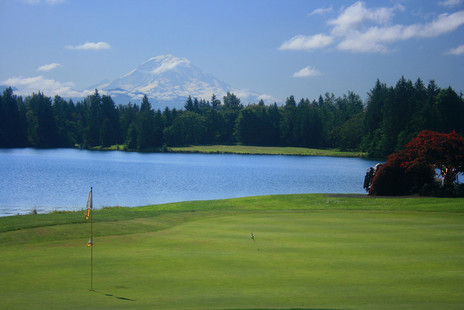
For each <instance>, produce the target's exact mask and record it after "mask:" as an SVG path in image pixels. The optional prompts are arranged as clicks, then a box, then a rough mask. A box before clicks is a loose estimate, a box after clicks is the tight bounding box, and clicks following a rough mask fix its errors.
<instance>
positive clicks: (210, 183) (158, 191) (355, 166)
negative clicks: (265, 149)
mask: <svg viewBox="0 0 464 310" xmlns="http://www.w3.org/2000/svg"><path fill="white" fill-rule="evenodd" d="M376 163H377V162H376V161H371V160H366V159H361V158H337V157H317V156H279V155H225V154H169V153H149V154H147V153H130V152H119V151H112V152H98V151H86V150H77V149H51V150H35V149H0V216H8V215H14V214H24V213H29V212H31V211H32V210H33V209H36V210H37V211H38V212H39V213H45V212H50V211H55V210H80V209H83V208H84V207H85V205H86V202H87V196H88V192H89V190H90V187H91V186H92V187H93V194H94V200H93V201H94V207H96V208H99V207H103V206H129V207H133V206H142V205H149V204H160V203H166V202H178V201H187V200H208V199H223V198H235V197H244V196H255V195H269V194H296V193H365V191H364V189H363V187H362V185H363V181H364V175H365V173H366V170H367V168H369V167H371V166H374V165H375V164H376Z"/></svg>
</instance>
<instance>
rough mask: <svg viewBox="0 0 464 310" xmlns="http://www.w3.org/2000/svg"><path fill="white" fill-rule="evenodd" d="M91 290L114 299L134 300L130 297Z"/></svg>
mask: <svg viewBox="0 0 464 310" xmlns="http://www.w3.org/2000/svg"><path fill="white" fill-rule="evenodd" d="M93 292H95V293H98V294H102V295H105V296H107V297H113V298H116V299H120V300H126V301H135V299H130V298H127V297H121V296H114V295H113V294H108V293H103V292H99V291H93Z"/></svg>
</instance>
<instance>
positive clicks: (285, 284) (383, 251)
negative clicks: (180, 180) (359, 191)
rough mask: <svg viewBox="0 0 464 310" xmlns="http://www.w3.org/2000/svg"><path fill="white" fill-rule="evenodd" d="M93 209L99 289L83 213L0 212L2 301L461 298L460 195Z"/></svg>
mask: <svg viewBox="0 0 464 310" xmlns="http://www.w3.org/2000/svg"><path fill="white" fill-rule="evenodd" d="M94 217H95V223H94V231H95V235H96V237H95V240H94V242H95V246H94V262H95V265H94V280H95V282H94V283H95V284H94V287H95V289H96V291H95V292H89V291H88V289H89V281H90V275H89V262H90V253H89V248H87V247H86V242H87V240H88V233H89V224H88V223H85V221H84V220H83V213H82V212H77V213H75V212H69V213H52V214H39V215H26V216H13V217H7V218H0V263H1V265H2V268H1V269H0V278H1V279H2V281H0V300H1V303H0V308H4V309H24V308H27V309H50V308H59V309H63V308H64V309H82V308H85V309H88V308H92V309H132V308H133V309H271V308H272V309H290V308H299V309H378V308H382V309H404V308H408V309H439V308H440V309H460V308H462V305H463V304H464V293H463V292H462V289H461V287H462V283H463V281H464V251H463V249H464V238H463V237H464V229H463V227H464V199H438V198H366V197H365V196H361V195H359V196H354V197H340V196H326V195H283V196H262V197H247V198H240V199H228V200H215V201H196V202H183V203H175V204H164V205H154V206H144V207H138V208H110V209H102V210H96V212H95V213H94ZM251 232H253V233H254V235H255V241H252V240H251V239H250V233H251Z"/></svg>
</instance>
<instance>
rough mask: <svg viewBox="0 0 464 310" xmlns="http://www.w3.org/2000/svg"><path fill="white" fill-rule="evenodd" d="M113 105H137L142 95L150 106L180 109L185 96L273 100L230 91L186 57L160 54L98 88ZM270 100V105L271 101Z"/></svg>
mask: <svg viewBox="0 0 464 310" xmlns="http://www.w3.org/2000/svg"><path fill="white" fill-rule="evenodd" d="M97 88H98V89H99V90H101V91H102V92H103V93H105V94H108V95H110V96H111V97H112V98H113V100H114V101H115V102H116V103H123V104H124V103H128V102H129V101H130V102H133V103H137V102H140V101H141V99H142V98H143V96H144V95H147V97H148V99H149V100H150V102H151V103H152V105H153V106H156V107H158V108H162V107H164V106H169V107H175V108H182V107H183V106H184V103H185V100H186V99H187V97H188V96H192V97H196V98H199V99H205V100H210V99H211V96H212V95H213V94H215V95H216V96H217V98H219V99H222V97H223V96H225V95H226V93H227V92H233V93H234V94H235V95H237V97H239V98H240V99H241V101H242V103H244V104H247V103H250V102H256V103H257V102H258V101H259V100H260V99H263V100H265V101H268V102H270V101H272V100H274V101H275V99H274V98H271V97H270V96H266V95H260V94H258V93H256V92H251V91H243V90H237V89H233V88H232V87H231V86H229V85H228V84H226V83H225V82H222V81H219V80H218V79H216V78H215V77H214V76H212V75H211V74H207V73H204V72H203V71H202V70H200V69H199V68H197V67H195V66H193V65H192V64H191V63H190V61H189V60H188V59H186V58H179V57H175V56H173V55H162V56H157V57H153V58H150V59H148V60H147V61H145V62H144V63H142V64H141V65H139V66H138V67H137V68H136V69H134V70H132V71H130V72H129V73H127V74H125V75H123V76H121V77H120V78H117V79H115V80H113V81H111V82H107V83H104V84H102V85H100V86H98V87H97ZM274 101H272V102H274Z"/></svg>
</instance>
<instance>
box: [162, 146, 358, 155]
mask: <svg viewBox="0 0 464 310" xmlns="http://www.w3.org/2000/svg"><path fill="white" fill-rule="evenodd" d="M169 151H170V152H174V153H207V154H248V155H298V156H332V157H366V156H367V153H364V152H350V151H341V150H339V149H312V148H304V147H268V146H248V145H192V146H187V147H171V148H169Z"/></svg>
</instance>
